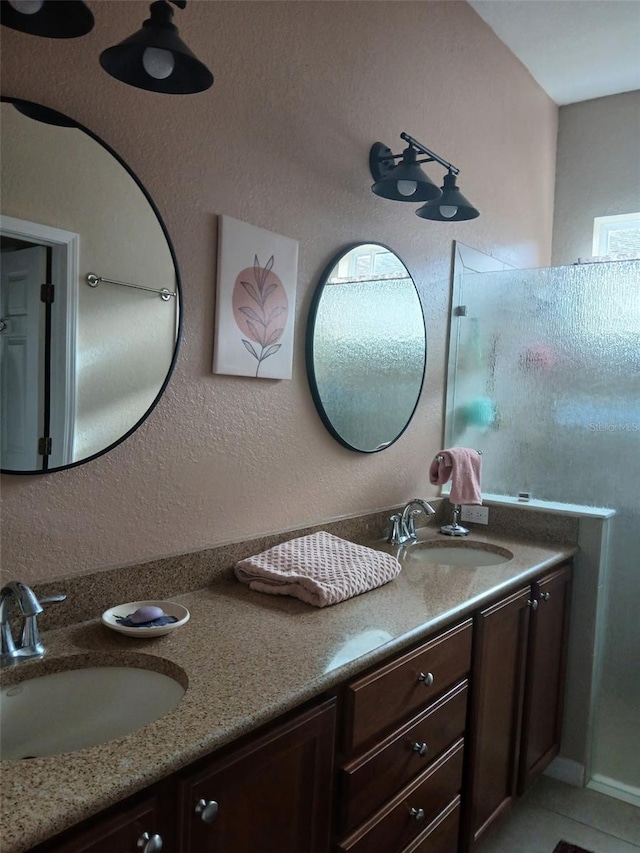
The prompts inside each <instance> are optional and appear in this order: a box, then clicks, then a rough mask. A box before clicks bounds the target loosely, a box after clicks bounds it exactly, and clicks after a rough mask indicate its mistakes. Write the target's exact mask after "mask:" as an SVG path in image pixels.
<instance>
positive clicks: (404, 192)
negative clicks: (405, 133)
mask: <svg viewBox="0 0 640 853" xmlns="http://www.w3.org/2000/svg"><path fill="white" fill-rule="evenodd" d="M395 156H397V155H394V154H392V153H391V151H390V150H389V149H388V148H387V146H386V145H383V144H382V143H381V142H376V143H375V144H374V145H373V146H372V148H371V151H370V153H369V167H370V169H371V174H372V176H373V178H374V179H375V183H374V184H373V186H372V187H371V189H372V191H373V192H374V193H375V194H376V195H379V196H381V197H382V198H388V199H391V200H392V201H414V202H415V201H431V199H435V198H440V190H439V189H438V187H437V186H436V185H435V184H434V183H433V181H432V180H431V178H429V177H428V175H426V174H425V173H424V172H423V170H422V168H421V167H420V165H419V164H418V152H417V151H416V149H415V148H414V147H413V146H412V145H409V147H408V148H405V150H404V151H403V152H402V155H400V156H401V157H402V159H401V161H400V163H398V165H397V166H396V165H395V164H394V162H393V161H394V158H395Z"/></svg>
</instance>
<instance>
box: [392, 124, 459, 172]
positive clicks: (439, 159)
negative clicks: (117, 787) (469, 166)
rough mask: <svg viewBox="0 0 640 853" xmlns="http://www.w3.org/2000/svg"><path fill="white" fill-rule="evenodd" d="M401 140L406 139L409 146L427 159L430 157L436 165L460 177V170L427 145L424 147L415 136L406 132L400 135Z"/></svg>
mask: <svg viewBox="0 0 640 853" xmlns="http://www.w3.org/2000/svg"><path fill="white" fill-rule="evenodd" d="M400 139H404V141H405V142H408V143H409V145H412V146H413V147H414V148H415V149H417V150H418V151H419V152H420V153H421V154H426V155H427V157H430V158H431V160H434V161H435V162H436V163H440V165H441V166H444V168H445V169H448V170H449V172H450V173H451V174H452V175H459V174H460V169H458V168H457V167H456V166H454V165H453V164H452V163H448V162H447V161H446V160H443V158H442V157H439V156H438V155H437V154H435V153H434V152H433V151H431V150H430V149H429V148H427V146H426V145H423V144H422V143H421V142H418V140H417V139H414V138H413V136H409V134H408V133H405V132H404V131H403V132H402V133H401V134H400Z"/></svg>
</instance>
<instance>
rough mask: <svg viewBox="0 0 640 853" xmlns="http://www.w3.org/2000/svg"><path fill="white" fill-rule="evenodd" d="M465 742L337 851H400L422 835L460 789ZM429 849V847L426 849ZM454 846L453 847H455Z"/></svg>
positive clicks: (424, 774) (352, 852)
mask: <svg viewBox="0 0 640 853" xmlns="http://www.w3.org/2000/svg"><path fill="white" fill-rule="evenodd" d="M463 747H464V741H463V740H459V741H457V742H456V743H455V744H454V745H453V746H452V747H451V748H450V749H448V750H447V752H445V753H444V755H442V756H441V757H440V758H439V759H438V760H437V761H434V762H433V764H432V765H431V767H429V768H428V769H427V770H425V772H424V773H422V774H421V775H420V776H419V777H418V778H417V779H416V780H415V781H414V782H412V783H411V784H410V785H408V786H407V787H406V788H404V789H403V790H402V791H401V792H400V793H399V794H398V795H397V796H396V797H394V798H393V800H391V802H390V803H388V805H386V806H385V807H384V808H383V809H381V810H380V812H378V814H377V815H375V816H374V817H373V818H371V820H369V821H368V822H367V823H365V824H364V825H363V826H361V827H359V829H357V830H356V831H355V832H354V833H352V834H351V835H350V836H349V837H348V838H347V839H345V840H344V841H343V842H342V844H340V845H338V850H340V851H343V853H401V851H404V850H405V848H406V847H409V849H411V847H410V845H411V844H413V843H414V842H415V841H416V839H418V838H419V837H420V836H421V835H422V836H423V835H424V831H425V823H428V822H430V821H432V820H433V819H434V818H435V816H436V815H438V814H440V813H441V812H442V811H443V809H445V808H446V806H447V805H448V804H449V803H451V801H452V800H453V799H454V798H455V796H456V794H458V793H459V792H460V787H461V784H462V756H463V751H464V749H463ZM427 849H428V848H427ZM454 849H455V848H454Z"/></svg>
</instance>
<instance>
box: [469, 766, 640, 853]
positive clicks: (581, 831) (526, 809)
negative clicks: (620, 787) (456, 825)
mask: <svg viewBox="0 0 640 853" xmlns="http://www.w3.org/2000/svg"><path fill="white" fill-rule="evenodd" d="M558 841H569V842H572V843H573V844H578V845H580V846H581V847H584V848H585V849H586V850H589V851H592V853H639V851H640V808H637V807H636V806H632V805H629V804H628V803H623V802H621V801H620V800H614V799H612V798H611V797H606V796H605V795H604V794H598V793H597V792H596V791H590V790H587V789H586V788H573V787H571V786H570V785H565V784H564V783H562V782H557V781H556V780H555V779H550V778H549V777H547V776H543V777H542V778H541V779H540V780H539V781H538V782H537V783H536V784H535V785H534V786H533V788H532V789H531V791H529V793H528V794H527V795H526V796H525V797H524V798H523V800H522V801H521V802H520V803H518V805H517V806H516V808H515V809H514V811H513V813H512V814H511V815H510V816H509V817H508V818H507V819H506V820H505V821H504V823H503V824H502V825H501V826H500V828H499V829H498V830H497V831H496V832H495V834H494V835H492V836H491V838H489V839H488V840H487V842H486V844H484V845H483V846H482V848H481V850H482V853H553V849H554V847H555V846H556V844H557V843H558Z"/></svg>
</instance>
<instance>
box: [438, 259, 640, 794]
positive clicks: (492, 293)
mask: <svg viewBox="0 0 640 853" xmlns="http://www.w3.org/2000/svg"><path fill="white" fill-rule="evenodd" d="M445 432H446V437H445V440H446V444H447V446H455V445H463V446H468V447H474V448H477V449H480V450H482V452H483V463H482V464H483V470H482V480H483V493H485V494H487V493H490V494H492V495H495V496H498V495H499V496H510V497H512V498H518V496H520V499H521V500H522V501H523V502H527V501H528V500H533V501H537V500H539V501H544V502H548V503H549V505H566V504H577V505H581V506H586V507H607V508H611V509H614V510H615V515H614V516H613V518H612V519H611V521H610V531H609V555H608V557H609V559H608V569H607V581H606V589H603V590H602V594H603V596H604V599H603V606H602V608H601V618H600V621H601V623H602V624H601V625H600V626H599V634H600V636H601V641H600V648H599V659H600V665H599V666H598V667H597V668H596V669H597V673H598V675H597V690H596V701H595V703H594V704H595V708H594V709H592V710H593V725H592V727H591V730H592V738H591V750H590V760H589V761H588V766H587V776H588V778H590V779H592V780H602V781H603V782H604V784H605V785H606V786H609V787H611V788H612V789H616V790H617V791H619V792H620V795H621V796H622V798H623V799H628V800H629V801H631V802H637V803H638V804H640V752H639V751H638V744H640V618H639V616H638V613H639V610H640V261H618V262H616V261H612V262H606V263H589V264H577V265H573V266H566V267H552V268H543V269H530V270H514V269H509V270H504V271H501V272H474V273H473V274H466V275H460V276H456V277H455V280H454V288H453V300H452V311H451V335H450V348H449V377H448V388H447V418H446V427H445ZM586 712H587V709H585V713H586Z"/></svg>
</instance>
